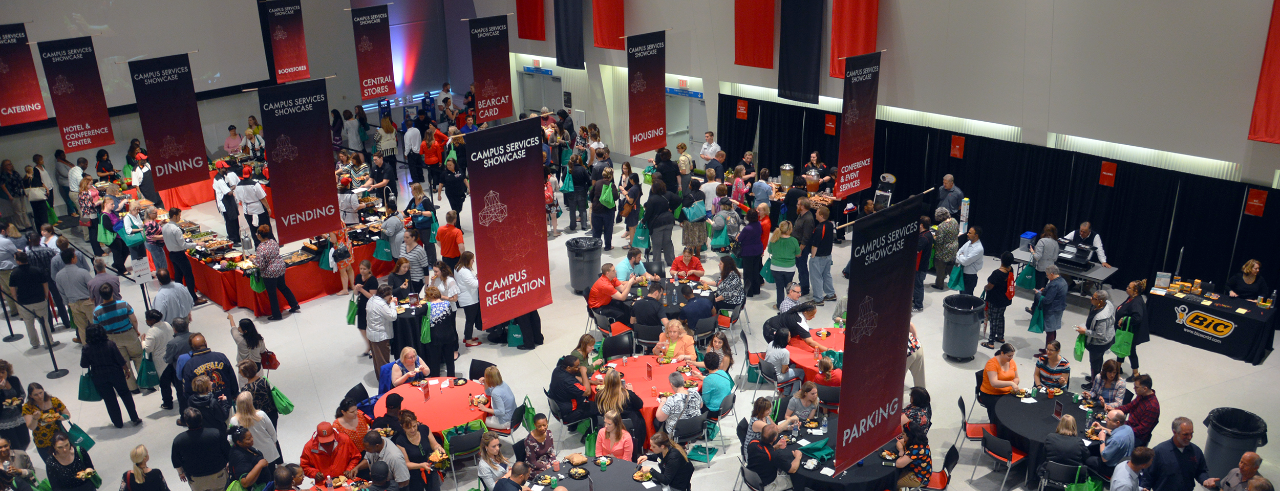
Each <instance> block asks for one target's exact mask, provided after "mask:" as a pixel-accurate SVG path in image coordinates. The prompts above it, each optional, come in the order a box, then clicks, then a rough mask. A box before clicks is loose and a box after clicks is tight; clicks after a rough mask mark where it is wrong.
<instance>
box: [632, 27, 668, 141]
mask: <svg viewBox="0 0 1280 491" xmlns="http://www.w3.org/2000/svg"><path fill="white" fill-rule="evenodd" d="M666 44H667V33H666V32H665V31H658V32H651V33H648V34H637V35H635V36H630V37H628V38H627V84H628V85H627V93H628V95H627V103H628V107H629V112H630V115H629V118H628V120H627V121H628V123H629V126H630V127H631V155H632V156H635V155H640V154H642V153H644V152H648V151H650V150H657V149H659V148H662V147H665V146H667V94H666V92H667V91H666V79H667V48H666Z"/></svg>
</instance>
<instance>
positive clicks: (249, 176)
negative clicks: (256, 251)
mask: <svg viewBox="0 0 1280 491" xmlns="http://www.w3.org/2000/svg"><path fill="white" fill-rule="evenodd" d="M235 193H236V199H237V200H238V201H240V203H241V204H243V205H244V221H245V223H246V224H248V225H249V230H257V228H258V226H261V225H270V224H271V208H270V205H268V204H267V202H266V201H265V200H266V198H267V192H266V190H264V189H262V184H259V183H258V181H255V180H253V168H252V167H245V168H244V179H242V180H241V181H240V183H239V184H237V185H236V190H235ZM254 216H257V217H258V224H257V225H254V224H253V217H254ZM259 242H260V241H259V240H258V234H253V245H254V247H257V246H258V243H259Z"/></svg>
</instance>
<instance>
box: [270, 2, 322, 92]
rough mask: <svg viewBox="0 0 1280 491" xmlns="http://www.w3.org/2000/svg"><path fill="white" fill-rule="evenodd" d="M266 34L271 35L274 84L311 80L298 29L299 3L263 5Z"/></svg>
mask: <svg viewBox="0 0 1280 491" xmlns="http://www.w3.org/2000/svg"><path fill="white" fill-rule="evenodd" d="M263 8H264V9H266V12H267V30H268V31H270V32H271V57H272V60H273V63H274V64H275V69H276V83H280V84H282V83H285V82H292V81H294V80H306V79H309V78H311V66H310V65H308V64H307V34H306V32H304V31H303V29H302V0H275V1H273V2H266V3H264V4H263Z"/></svg>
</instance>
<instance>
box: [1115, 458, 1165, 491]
mask: <svg viewBox="0 0 1280 491" xmlns="http://www.w3.org/2000/svg"><path fill="white" fill-rule="evenodd" d="M1155 454H1156V453H1155V451H1154V450H1151V449H1149V448H1147V447H1138V448H1135V449H1133V452H1132V453H1130V454H1129V460H1127V461H1124V462H1121V463H1120V465H1117V466H1116V470H1115V471H1114V472H1113V473H1112V474H1111V491H1139V490H1140V487H1139V485H1138V474H1141V473H1142V471H1143V470H1144V469H1146V468H1148V467H1151V460H1152V458H1153V457H1155Z"/></svg>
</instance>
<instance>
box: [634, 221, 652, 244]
mask: <svg viewBox="0 0 1280 491" xmlns="http://www.w3.org/2000/svg"><path fill="white" fill-rule="evenodd" d="M649 246H650V238H649V226H648V225H645V224H643V223H641V224H640V225H637V226H636V233H635V235H634V236H633V237H631V247H638V248H641V249H648V248H649Z"/></svg>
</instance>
